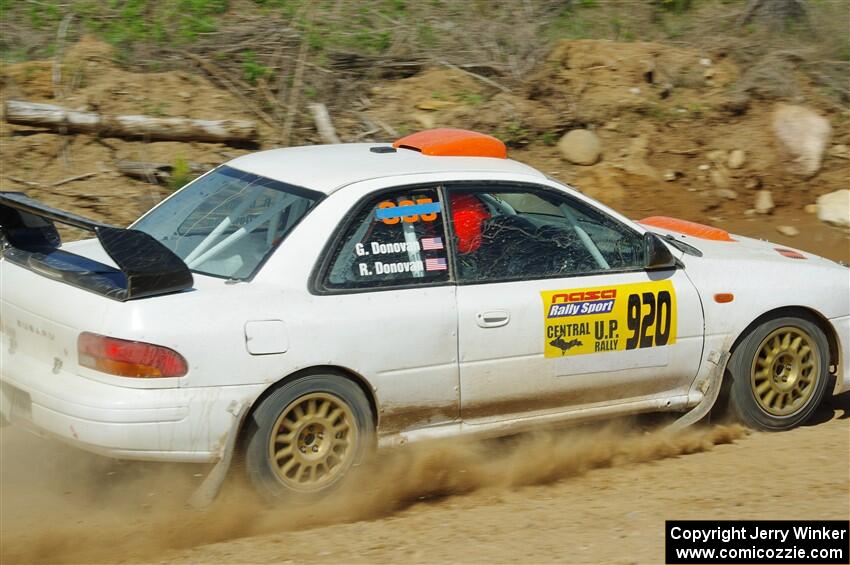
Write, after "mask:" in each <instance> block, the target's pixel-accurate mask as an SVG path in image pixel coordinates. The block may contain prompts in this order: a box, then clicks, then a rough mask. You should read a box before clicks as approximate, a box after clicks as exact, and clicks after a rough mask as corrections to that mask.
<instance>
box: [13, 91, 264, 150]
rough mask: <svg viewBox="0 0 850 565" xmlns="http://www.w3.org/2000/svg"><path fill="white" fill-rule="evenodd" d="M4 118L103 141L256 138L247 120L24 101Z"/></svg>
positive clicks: (231, 139)
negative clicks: (73, 107) (117, 113)
mask: <svg viewBox="0 0 850 565" xmlns="http://www.w3.org/2000/svg"><path fill="white" fill-rule="evenodd" d="M5 114H6V121H7V122H8V123H10V124H18V125H23V126H34V127H45V128H49V129H52V130H56V131H62V132H76V133H91V134H95V135H100V136H103V137H129V138H147V139H158V140H168V141H210V142H218V143H227V142H234V141H235V142H253V141H255V140H256V138H257V126H256V124H255V123H254V122H252V121H248V120H195V119H191V118H155V117H152V116H141V115H139V116H107V115H103V114H97V113H95V112H80V111H77V110H71V109H68V108H63V107H62V106H55V105H53V104H41V103H37V102H27V101H24V100H8V101H7V102H6V112H5Z"/></svg>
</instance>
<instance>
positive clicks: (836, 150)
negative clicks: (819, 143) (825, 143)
mask: <svg viewBox="0 0 850 565" xmlns="http://www.w3.org/2000/svg"><path fill="white" fill-rule="evenodd" d="M828 155H829V156H830V157H838V158H839V159H850V149H848V148H847V146H846V145H844V144H839V145H833V146H832V147H830V148H829V153H828Z"/></svg>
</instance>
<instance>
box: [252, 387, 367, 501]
mask: <svg viewBox="0 0 850 565" xmlns="http://www.w3.org/2000/svg"><path fill="white" fill-rule="evenodd" d="M250 418H251V419H250V421H249V422H248V423H247V428H246V436H245V439H244V444H243V445H244V463H245V471H246V473H247V475H248V478H249V479H250V481H251V483H252V484H253V485H254V487H255V488H256V490H257V491H258V493H259V494H260V496H261V497H263V498H267V499H269V498H270V499H287V500H290V501H309V500H314V499H316V498H319V497H321V496H323V495H325V494H327V493H328V492H330V491H331V490H333V489H334V488H336V487H337V486H338V485H339V484H340V482H341V481H342V480H343V479H344V478H345V476H346V475H348V474H349V473H350V471H351V470H352V468H353V467H355V466H357V465H359V464H360V462H361V461H362V460H363V458H364V456H365V455H366V454H367V453H368V452H369V451H370V450H371V448H372V445H373V442H374V435H375V426H374V423H373V419H372V414H371V410H370V407H369V401H368V400H367V399H366V396H365V395H364V394H363V391H362V390H361V389H360V387H358V386H357V385H356V384H355V383H354V382H352V381H350V380H348V379H346V378H345V377H342V376H340V375H335V374H312V375H308V376H304V377H302V378H299V379H297V380H294V381H292V382H290V383H287V384H284V385H283V386H281V387H280V388H278V389H277V390H275V391H274V392H272V393H271V394H270V395H269V396H268V397H267V398H265V399H264V400H263V401H262V402H261V403H260V405H259V406H257V408H256V409H255V410H254V412H253V413H252V414H251V417H250Z"/></svg>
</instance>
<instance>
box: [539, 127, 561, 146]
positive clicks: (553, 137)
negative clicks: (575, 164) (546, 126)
mask: <svg viewBox="0 0 850 565" xmlns="http://www.w3.org/2000/svg"><path fill="white" fill-rule="evenodd" d="M540 141H542V142H543V144H544V145H548V146H549V147H552V146H553V145H555V144H557V143H558V134H557V133H555V132H554V131H544V132H543V133H541V134H540Z"/></svg>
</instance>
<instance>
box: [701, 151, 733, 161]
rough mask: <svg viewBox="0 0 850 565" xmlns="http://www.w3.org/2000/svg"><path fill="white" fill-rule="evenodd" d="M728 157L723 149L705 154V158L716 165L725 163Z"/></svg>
mask: <svg viewBox="0 0 850 565" xmlns="http://www.w3.org/2000/svg"><path fill="white" fill-rule="evenodd" d="M728 157H729V156H728V155H727V154H726V152H725V151H723V150H722V149H715V150H714V151H709V152H708V153H706V154H705V158H706V159H708V160H709V161H711V162H712V163H714V164H715V165H719V164H721V163H725V162H726V159H727V158H728Z"/></svg>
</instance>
